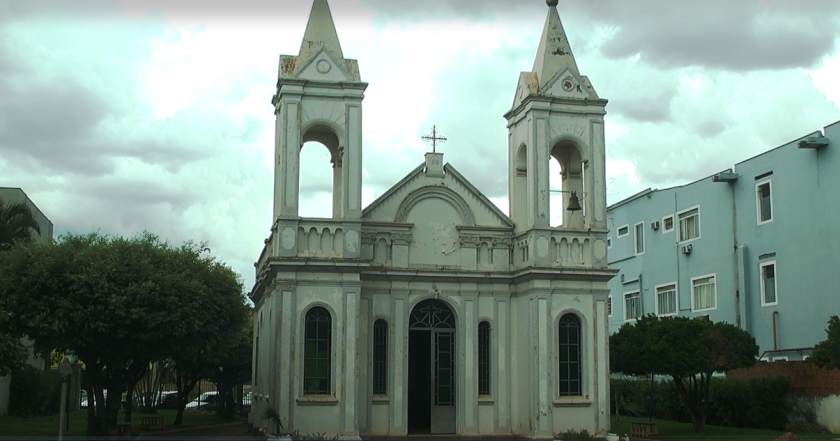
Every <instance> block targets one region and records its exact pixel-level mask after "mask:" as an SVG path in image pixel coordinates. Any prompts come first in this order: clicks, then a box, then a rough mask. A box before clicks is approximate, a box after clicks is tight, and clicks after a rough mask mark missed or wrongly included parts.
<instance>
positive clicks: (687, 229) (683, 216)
mask: <svg viewBox="0 0 840 441" xmlns="http://www.w3.org/2000/svg"><path fill="white" fill-rule="evenodd" d="M677 218H678V219H679V220H680V237H679V240H678V241H679V242H685V241H687V240H691V239H696V238H698V237H700V208H699V207H695V208H692V209H690V210H686V211H683V212H682V213H678V214H677Z"/></svg>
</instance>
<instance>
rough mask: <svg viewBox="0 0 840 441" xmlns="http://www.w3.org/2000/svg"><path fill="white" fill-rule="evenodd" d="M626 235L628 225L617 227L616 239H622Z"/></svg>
mask: <svg viewBox="0 0 840 441" xmlns="http://www.w3.org/2000/svg"><path fill="white" fill-rule="evenodd" d="M628 234H630V226H629V225H624V226H621V227H618V235H617V236H616V237H624V236H626V235H628Z"/></svg>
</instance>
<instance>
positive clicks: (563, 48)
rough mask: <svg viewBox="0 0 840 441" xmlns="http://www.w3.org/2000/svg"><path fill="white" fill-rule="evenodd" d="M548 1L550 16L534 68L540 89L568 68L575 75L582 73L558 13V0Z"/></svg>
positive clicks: (546, 19) (546, 21)
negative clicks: (579, 70)
mask: <svg viewBox="0 0 840 441" xmlns="http://www.w3.org/2000/svg"><path fill="white" fill-rule="evenodd" d="M546 3H547V4H548V16H547V17H546V18H545V27H544V28H543V33H542V37H541V38H540V46H539V48H538V49H537V58H536V59H535V60H534V68H533V69H532V71H533V72H534V73H536V74H537V77H538V79H539V82H540V86H539V87H540V89H542V88H543V87H545V85H546V84H547V83H548V82H549V81H551V79H552V78H554V76H555V75H557V74H559V73H561V72H563V71H564V70H566V68H568V69H569V70H570V71H572V72H573V73H574V74H575V75H580V72H578V68H577V63H575V57H574V55H572V47H571V46H570V45H569V39H568V38H567V37H566V31H564V30H563V23H561V22H560V15H559V14H558V13H557V0H547V1H546Z"/></svg>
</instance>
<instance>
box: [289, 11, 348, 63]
mask: <svg viewBox="0 0 840 441" xmlns="http://www.w3.org/2000/svg"><path fill="white" fill-rule="evenodd" d="M321 47H324V48H326V50H327V52H329V54H330V55H331V56H332V57H333V58H335V60H336V61H338V62H339V63H342V62H343V60H344V54H342V53H341V44H339V42H338V34H337V33H336V32H335V23H333V19H332V14H331V13H330V6H329V5H328V4H327V0H315V1H314V2H313V3H312V11H310V12H309V22H308V23H306V32H304V34H303V42H301V44H300V53H299V54H298V59H297V66H298V68H301V67H303V66H306V64H307V63H308V62H309V60H311V59H312V57H313V56H315V54H316V53H317V52H318V51H319V50H321Z"/></svg>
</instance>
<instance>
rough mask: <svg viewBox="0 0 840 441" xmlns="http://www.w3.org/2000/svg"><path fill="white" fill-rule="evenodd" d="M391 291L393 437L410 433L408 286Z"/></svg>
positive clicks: (391, 431)
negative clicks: (408, 399)
mask: <svg viewBox="0 0 840 441" xmlns="http://www.w3.org/2000/svg"><path fill="white" fill-rule="evenodd" d="M400 285H405V286H400V287H397V288H395V289H393V290H392V291H391V299H392V300H391V301H392V305H393V312H392V317H393V318H394V320H393V321H394V334H393V335H394V343H393V350H394V351H393V354H394V355H393V357H394V360H393V363H392V365H393V366H394V369H392V370H391V374H390V375H391V378H390V380H391V384H392V385H393V386H392V390H393V396H391V428H390V433H391V434H392V435H404V434H407V433H408V424H407V421H406V417H407V416H408V401H406V396H407V394H408V294H409V291H408V284H407V283H401V284H400Z"/></svg>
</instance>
